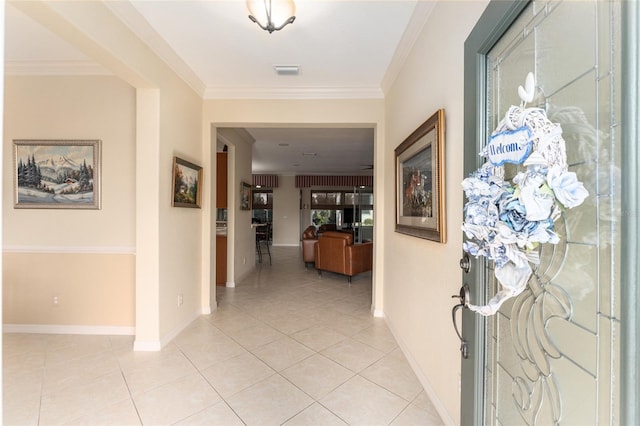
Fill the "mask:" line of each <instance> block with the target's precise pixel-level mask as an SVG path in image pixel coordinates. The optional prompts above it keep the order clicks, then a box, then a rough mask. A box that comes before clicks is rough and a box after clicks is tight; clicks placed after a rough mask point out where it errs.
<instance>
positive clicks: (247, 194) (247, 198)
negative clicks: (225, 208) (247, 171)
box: [240, 182, 251, 210]
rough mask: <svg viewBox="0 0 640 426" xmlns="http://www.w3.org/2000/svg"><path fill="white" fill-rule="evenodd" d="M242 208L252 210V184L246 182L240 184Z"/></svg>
mask: <svg viewBox="0 0 640 426" xmlns="http://www.w3.org/2000/svg"><path fill="white" fill-rule="evenodd" d="M240 210H251V185H249V184H248V183H246V182H242V183H241V184H240Z"/></svg>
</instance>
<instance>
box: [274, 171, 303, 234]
mask: <svg viewBox="0 0 640 426" xmlns="http://www.w3.org/2000/svg"><path fill="white" fill-rule="evenodd" d="M273 244H274V245H283V246H297V245H299V244H300V189H299V188H296V182H295V177H294V176H280V177H279V178H278V187H277V188H274V189H273Z"/></svg>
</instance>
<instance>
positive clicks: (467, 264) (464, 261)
mask: <svg viewBox="0 0 640 426" xmlns="http://www.w3.org/2000/svg"><path fill="white" fill-rule="evenodd" d="M460 269H462V270H463V271H464V273H465V274H468V273H469V270H470V269H471V259H469V255H468V254H467V253H465V254H464V255H463V256H462V258H461V259H460Z"/></svg>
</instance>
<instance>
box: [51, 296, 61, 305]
mask: <svg viewBox="0 0 640 426" xmlns="http://www.w3.org/2000/svg"><path fill="white" fill-rule="evenodd" d="M58 302H59V300H58V296H53V300H52V303H53V306H58Z"/></svg>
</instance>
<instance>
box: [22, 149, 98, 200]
mask: <svg viewBox="0 0 640 426" xmlns="http://www.w3.org/2000/svg"><path fill="white" fill-rule="evenodd" d="M13 147H14V150H13V151H14V166H15V175H14V189H15V191H14V197H15V204H14V207H15V208H18V209H94V210H97V209H100V141H99V140H14V141H13Z"/></svg>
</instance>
